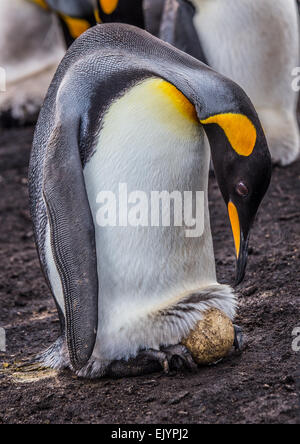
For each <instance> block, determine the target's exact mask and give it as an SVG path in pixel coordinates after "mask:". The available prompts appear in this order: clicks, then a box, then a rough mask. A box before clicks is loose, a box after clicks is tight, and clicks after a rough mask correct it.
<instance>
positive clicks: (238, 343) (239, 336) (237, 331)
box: [233, 325, 244, 353]
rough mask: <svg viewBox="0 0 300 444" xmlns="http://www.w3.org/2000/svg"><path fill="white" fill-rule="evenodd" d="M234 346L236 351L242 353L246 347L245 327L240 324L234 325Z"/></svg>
mask: <svg viewBox="0 0 300 444" xmlns="http://www.w3.org/2000/svg"><path fill="white" fill-rule="evenodd" d="M233 345H234V348H235V351H236V352H238V353H241V352H242V351H243V347H244V334H243V329H242V328H241V327H239V326H238V325H234V343H233Z"/></svg>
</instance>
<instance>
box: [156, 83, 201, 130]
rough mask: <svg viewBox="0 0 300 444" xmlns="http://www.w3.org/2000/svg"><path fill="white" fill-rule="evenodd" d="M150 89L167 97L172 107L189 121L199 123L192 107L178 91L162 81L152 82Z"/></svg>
mask: <svg viewBox="0 0 300 444" xmlns="http://www.w3.org/2000/svg"><path fill="white" fill-rule="evenodd" d="M152 87H153V88H154V89H156V90H158V91H159V92H161V93H163V94H164V95H165V96H167V97H168V98H169V99H170V101H171V102H172V104H173V106H174V107H175V108H176V109H177V110H178V111H179V112H180V113H181V114H182V115H183V116H184V117H187V118H188V119H189V120H192V121H193V122H196V123H199V119H198V116H197V112H196V109H195V107H194V105H193V104H192V103H191V102H190V101H189V100H188V99H187V98H186V97H185V95H183V94H182V92H181V91H179V89H177V88H176V87H175V86H174V85H172V84H171V83H169V82H166V81H165V80H162V79H156V80H153V81H152Z"/></svg>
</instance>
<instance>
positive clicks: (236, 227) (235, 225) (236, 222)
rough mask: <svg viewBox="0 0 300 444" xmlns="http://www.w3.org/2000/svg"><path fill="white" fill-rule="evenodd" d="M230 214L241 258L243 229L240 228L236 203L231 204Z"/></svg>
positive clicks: (235, 241)
mask: <svg viewBox="0 0 300 444" xmlns="http://www.w3.org/2000/svg"><path fill="white" fill-rule="evenodd" d="M228 214H229V219H230V223H231V228H232V233H233V238H234V243H235V250H236V255H237V257H239V254H240V247H241V227H240V219H239V215H238V212H237V209H236V206H235V205H234V203H232V202H229V204H228Z"/></svg>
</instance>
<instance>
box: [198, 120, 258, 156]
mask: <svg viewBox="0 0 300 444" xmlns="http://www.w3.org/2000/svg"><path fill="white" fill-rule="evenodd" d="M201 123H202V124H203V125H208V124H210V123H216V124H217V125H219V126H220V127H221V128H222V129H223V130H224V132H225V134H226V137H227V139H228V140H229V143H230V145H231V146H232V148H233V149H234V150H235V151H236V152H237V153H238V154H239V155H240V156H250V154H252V152H253V150H254V147H255V144H256V138H257V132H256V129H255V126H254V125H253V123H252V122H251V120H250V119H248V117H247V116H244V115H243V114H233V113H228V114H216V115H215V116H211V117H209V118H208V119H205V120H201Z"/></svg>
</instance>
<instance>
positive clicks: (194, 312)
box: [29, 24, 271, 377]
mask: <svg viewBox="0 0 300 444" xmlns="http://www.w3.org/2000/svg"><path fill="white" fill-rule="evenodd" d="M205 134H206V135H207V137H208V139H209V141H210V150H211V154H212V158H213V162H214V167H215V171H216V176H217V179H218V183H219V186H220V189H221V191H222V194H223V197H224V200H225V203H226V205H227V206H228V212H229V216H230V220H231V224H232V229H233V234H234V240H235V246H236V255H237V276H236V282H237V283H238V282H240V281H241V280H242V279H243V277H244V273H245V267H246V262H247V248H248V241H249V235H250V228H251V226H252V224H253V220H254V217H255V214H256V212H257V209H258V207H259V205H260V202H261V200H262V198H263V196H264V194H265V192H266V190H267V188H268V185H269V182H270V176H271V159H270V154H269V151H268V147H267V143H266V139H265V136H264V132H263V129H262V127H261V125H260V122H259V119H258V116H257V113H256V111H255V109H254V107H253V105H252V103H251V102H250V100H249V98H248V97H247V95H246V94H245V93H244V91H243V90H242V89H241V88H240V87H239V86H238V85H237V84H235V83H234V82H232V81H231V80H229V79H227V78H225V77H223V76H222V75H220V74H218V73H216V72H215V71H213V70H212V69H210V68H209V67H207V66H206V65H204V64H202V63H201V62H199V61H198V60H196V59H194V58H192V57H190V56H189V55H187V54H185V53H183V52H181V51H179V50H178V49H176V48H174V47H172V46H171V45H168V44H166V43H164V42H162V41H161V40H159V39H157V38H156V37H153V36H151V35H150V34H149V33H147V32H145V31H143V30H140V29H138V28H136V27H132V26H129V25H123V24H106V25H101V26H96V27H93V28H91V29H90V30H88V31H87V32H86V33H85V34H83V35H82V36H81V37H79V39H77V40H76V41H75V43H74V44H73V45H72V47H71V48H70V49H69V50H68V52H67V54H66V56H65V58H64V59H63V61H62V63H61V64H60V66H59V68H58V70H57V73H56V75H55V77H54V79H53V82H52V84H51V86H50V88H49V91H48V94H47V98H46V100H45V103H44V105H43V108H42V110H41V113H40V117H39V120H38V124H37V127H36V132H35V137H34V142H33V148H32V154H31V161H30V173H29V191H30V202H31V215H32V219H33V223H34V232H35V238H36V244H37V248H38V253H39V257H40V261H41V266H42V269H43V271H44V274H45V277H46V280H47V282H48V284H49V287H50V289H51V292H52V294H53V296H54V299H55V301H56V304H57V307H58V312H59V315H60V319H61V326H62V334H61V337H60V338H59V339H58V340H57V342H56V343H55V344H53V346H51V347H50V349H48V350H47V351H46V352H45V353H44V354H43V355H42V357H41V360H42V361H43V363H44V364H45V365H47V366H50V367H53V368H57V369H60V368H67V367H68V368H71V369H72V370H73V371H75V372H76V373H77V374H78V375H80V376H83V377H101V376H104V375H109V376H117V377H122V376H130V375H137V374H143V373H148V372H152V371H157V370H158V369H162V368H163V369H164V370H165V371H167V370H168V368H169V367H171V368H172V365H174V358H176V359H175V362H177V363H178V362H180V363H181V365H183V366H187V367H189V366H191V365H192V359H191V357H190V355H189V353H188V351H187V350H186V349H185V348H184V347H183V346H182V345H180V343H181V340H182V339H183V338H184V337H185V336H186V335H187V334H188V333H189V331H190V330H191V329H192V328H193V327H194V326H195V324H196V322H197V321H198V320H199V319H201V318H202V315H203V312H204V311H205V310H207V309H209V308H211V307H215V308H219V309H220V310H222V311H223V312H224V313H226V314H227V315H228V316H229V317H230V318H231V319H233V318H234V315H235V311H236V297H235V295H234V292H233V290H232V288H231V287H230V286H227V285H221V284H219V283H218V282H217V280H216V272H215V261H214V252H213V244H212V237H211V230H210V221H209V209H208V199H207V188H208V173H209V161H210V152H209V148H208V145H207V143H206V142H205ZM120 184H123V185H124V184H126V186H127V188H128V193H129V192H135V191H136V190H142V191H143V192H145V193H146V194H147V196H149V199H150V193H151V192H152V191H153V190H169V191H170V192H172V191H173V190H178V191H179V192H181V193H183V192H184V191H193V192H195V191H203V192H204V214H203V217H204V231H203V234H202V235H201V236H199V237H195V238H189V237H187V236H186V235H185V229H186V227H185V226H177V225H176V224H175V223H174V222H173V225H172V224H170V226H169V227H167V226H156V227H152V226H147V224H146V225H145V224H143V223H140V222H138V223H137V225H136V226H133V225H128V224H126V222H127V220H126V221H125V223H124V221H123V222H122V223H121V222H120V219H119V223H117V224H116V225H115V226H110V225H107V226H104V225H105V224H104V225H103V224H102V225H101V224H100V223H99V220H98V216H97V215H98V211H99V206H100V203H99V192H101V191H106V192H109V193H110V195H111V194H112V195H113V196H117V195H118V193H119V191H120ZM126 203H127V202H126ZM132 203H133V202H132ZM108 209H109V210H113V205H112V204H111V208H108ZM117 213H118V214H117V216H118V218H120V217H123V216H121V215H122V214H123V213H122V211H121V210H117ZM175 225H176V226H175ZM176 365H177V364H176Z"/></svg>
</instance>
